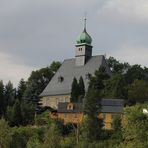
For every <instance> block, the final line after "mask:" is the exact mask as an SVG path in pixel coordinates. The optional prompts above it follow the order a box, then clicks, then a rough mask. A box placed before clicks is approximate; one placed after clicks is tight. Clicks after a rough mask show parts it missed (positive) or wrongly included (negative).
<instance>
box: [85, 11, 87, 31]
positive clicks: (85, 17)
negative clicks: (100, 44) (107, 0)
mask: <svg viewBox="0 0 148 148" xmlns="http://www.w3.org/2000/svg"><path fill="white" fill-rule="evenodd" d="M86 15H87V13H86V12H85V15H84V31H86V20H87V19H86Z"/></svg>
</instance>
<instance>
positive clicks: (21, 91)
mask: <svg viewBox="0 0 148 148" xmlns="http://www.w3.org/2000/svg"><path fill="white" fill-rule="evenodd" d="M25 90H26V82H25V81H24V79H21V80H20V82H19V85H18V90H17V98H18V99H19V100H20V101H21V100H22V98H23V95H24V92H25Z"/></svg>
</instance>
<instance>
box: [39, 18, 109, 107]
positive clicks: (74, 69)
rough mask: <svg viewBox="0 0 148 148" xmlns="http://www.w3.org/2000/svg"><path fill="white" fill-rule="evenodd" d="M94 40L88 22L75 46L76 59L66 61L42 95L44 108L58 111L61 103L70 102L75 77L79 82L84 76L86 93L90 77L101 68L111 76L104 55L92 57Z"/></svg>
mask: <svg viewBox="0 0 148 148" xmlns="http://www.w3.org/2000/svg"><path fill="white" fill-rule="evenodd" d="M92 48H93V46H92V38H91V36H90V35H89V34H88V33H87V31H86V20H85V25H84V30H83V32H82V33H80V35H79V36H78V37H77V40H76V45H75V58H72V59H65V60H64V61H63V63H62V65H61V66H60V68H59V69H58V71H57V72H56V73H55V75H54V76H53V78H52V79H51V81H50V82H49V84H48V85H47V86H46V88H45V89H44V90H43V92H42V93H41V94H40V100H41V101H40V103H41V104H42V106H49V107H51V108H53V109H57V107H58V104H59V103H60V102H63V103H64V102H70V98H71V86H72V82H73V79H74V77H75V78H76V79H77V80H79V78H80V77H81V76H82V78H83V81H84V85H85V92H87V89H88V85H89V80H90V77H91V76H93V75H94V72H95V71H96V70H98V69H99V67H100V66H103V67H105V68H106V72H107V73H108V74H109V75H111V71H110V69H109V67H108V65H107V61H106V59H105V57H104V55H95V56H92Z"/></svg>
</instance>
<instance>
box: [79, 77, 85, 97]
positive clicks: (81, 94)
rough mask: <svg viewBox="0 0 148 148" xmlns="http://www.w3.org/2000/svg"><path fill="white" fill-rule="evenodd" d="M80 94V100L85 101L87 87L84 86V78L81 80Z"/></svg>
mask: <svg viewBox="0 0 148 148" xmlns="http://www.w3.org/2000/svg"><path fill="white" fill-rule="evenodd" d="M79 92H80V94H79V96H80V98H82V99H83V98H84V96H85V85H84V81H83V78H82V76H81V77H80V79H79Z"/></svg>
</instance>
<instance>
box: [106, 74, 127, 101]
mask: <svg viewBox="0 0 148 148" xmlns="http://www.w3.org/2000/svg"><path fill="white" fill-rule="evenodd" d="M126 88H127V84H126V82H125V78H124V76H123V75H122V74H116V75H113V76H112V77H111V78H110V79H109V80H107V82H106V86H105V97H109V98H120V99H121V98H122V99H127V89H126Z"/></svg>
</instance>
